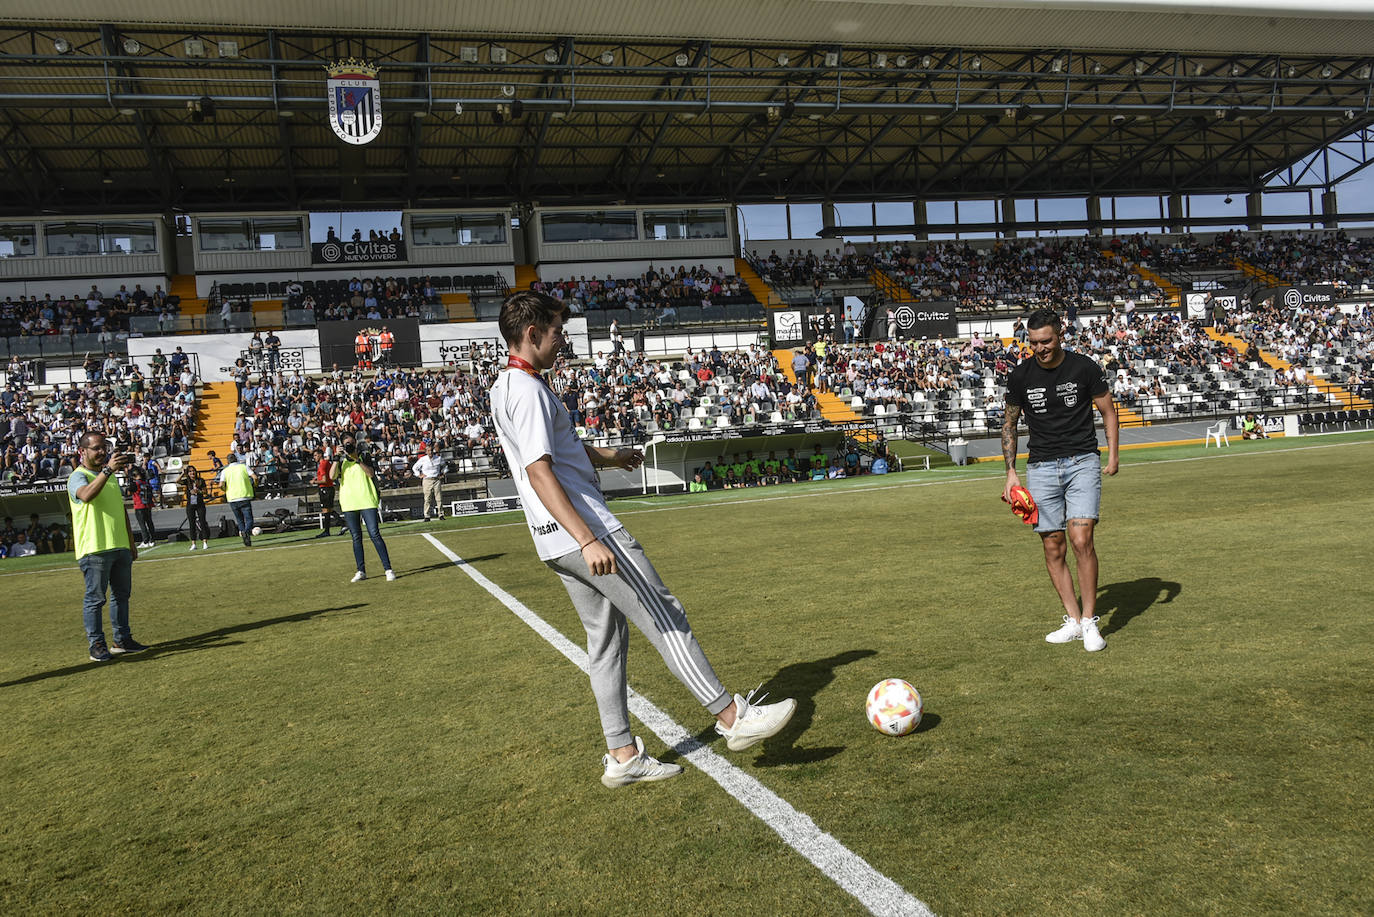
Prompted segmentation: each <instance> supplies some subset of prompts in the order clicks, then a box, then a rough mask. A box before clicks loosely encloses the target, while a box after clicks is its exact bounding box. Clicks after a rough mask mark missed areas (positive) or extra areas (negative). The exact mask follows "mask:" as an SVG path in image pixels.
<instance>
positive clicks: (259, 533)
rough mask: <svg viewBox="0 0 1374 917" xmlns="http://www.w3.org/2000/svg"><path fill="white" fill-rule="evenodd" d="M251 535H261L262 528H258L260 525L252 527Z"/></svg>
mask: <svg viewBox="0 0 1374 917" xmlns="http://www.w3.org/2000/svg"><path fill="white" fill-rule="evenodd" d="M253 534H254V535H261V534H262V526H260V525H255V526H253Z"/></svg>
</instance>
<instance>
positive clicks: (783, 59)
mask: <svg viewBox="0 0 1374 917" xmlns="http://www.w3.org/2000/svg"><path fill="white" fill-rule="evenodd" d="M790 63H792V58H790V57H788V56H787V52H786V51H779V52H778V66H779V67H786V66H787V65H788V64H790Z"/></svg>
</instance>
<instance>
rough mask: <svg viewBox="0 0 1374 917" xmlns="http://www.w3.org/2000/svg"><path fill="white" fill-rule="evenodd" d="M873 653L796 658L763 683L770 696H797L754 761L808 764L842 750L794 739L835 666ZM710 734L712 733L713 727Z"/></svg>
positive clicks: (806, 723) (763, 764) (813, 711)
mask: <svg viewBox="0 0 1374 917" xmlns="http://www.w3.org/2000/svg"><path fill="white" fill-rule="evenodd" d="M876 655H877V650H846V651H845V652H843V653H836V654H835V655H834V656H827V657H826V658H824V659H817V660H815V661H813V662H798V663H794V664H793V665H789V666H784V667H783V668H782V669H780V670H779V671H778V674H776V675H774V676H773V677H772V679H770V680H769V681H768V684H767V685H766V687H767V688H768V691H769V693H770V694H772V695H773V697H772V698H771V699H777V700H781V699H782V698H784V697H790V698H793V699H794V700H796V702H797V712H796V713H794V714H792V719H791V721H790V722H788V724H787V725H786V726H785V727H784V728H783V730H782V732H779V733H778V734H777V735H775V736H773V737H772V738H771V739H768V740H767V741H765V742H764V746H763V748H764V750H763V754H761V755H760V756H759V757H757V758H756V759H754V764H755V765H756V766H758V767H778V766H780V765H784V764H809V763H812V762H815V761H824V760H825V759H826V758H830V757H833V756H835V755H837V754H839V753H840V752H842V751H844V746H842V745H837V746H824V747H816V748H805V747H802V746H799V745H797V744H796V743H797V740H798V739H800V738H801V736H802V734H803V733H805V732H806V730H807V729H809V728H810V727H811V722H812V721H813V720H814V719H815V717H816V695H817V694H819V693H820V691H821V689H822V688H824V687H825V686H826V685H828V684H830V683H831V682H832V681H834V680H835V670H836V669H837V668H839V667H840V666H842V665H848V664H849V663H851V662H857V661H858V660H860V659H866V658H868V657H869V656H876ZM765 703H767V701H765ZM711 734H712V735H714V734H715V732H714V729H713V730H712V733H711Z"/></svg>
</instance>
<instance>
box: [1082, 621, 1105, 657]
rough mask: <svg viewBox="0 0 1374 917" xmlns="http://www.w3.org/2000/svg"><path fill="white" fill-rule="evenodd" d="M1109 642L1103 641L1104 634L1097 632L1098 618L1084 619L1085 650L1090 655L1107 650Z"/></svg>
mask: <svg viewBox="0 0 1374 917" xmlns="http://www.w3.org/2000/svg"><path fill="white" fill-rule="evenodd" d="M1106 648H1107V641H1106V640H1103V639H1102V634H1100V633H1099V632H1098V630H1097V618H1096V617H1092V618H1084V619H1083V649H1085V650H1087V651H1088V652H1090V653H1095V652H1097V651H1098V650H1102V649H1106Z"/></svg>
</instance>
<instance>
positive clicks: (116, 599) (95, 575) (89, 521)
mask: <svg viewBox="0 0 1374 917" xmlns="http://www.w3.org/2000/svg"><path fill="white" fill-rule="evenodd" d="M77 455H78V457H79V458H80V460H81V464H80V465H79V466H77V469H76V470H75V471H73V472H72V474H71V477H69V478H68V479H67V498H68V500H69V501H70V503H71V513H72V538H73V541H74V542H75V548H76V565H77V566H78V567H80V568H81V574H82V575H83V576H84V577H85V578H86V598H85V602H84V603H83V605H82V614H83V615H84V617H85V620H86V641H87V643H89V644H90V656H91V661H92V662H109V661H110V660H111V659H113V658H114V656H115V655H117V654H122V653H137V652H138V651H139V650H146V649H147V647H146V646H144V645H143V644H141V643H139V642H138V641H137V640H135V639H134V635H133V634H132V633H131V632H130V631H129V594H130V593H131V592H132V591H133V564H134V560H136V559H137V558H138V548H136V547H134V533H133V529H132V528H131V527H130V525H129V513H128V510H126V509H125V508H124V494H123V492H122V491H120V489H119V482H118V481H117V480H115V474H116V473H117V472H119V471H122V470H123V469H125V468H127V467H129V464H130V463H131V462H132V461H133V456H131V455H130V454H129V453H127V452H121V453H119V454H118V455H113V456H112V455H110V451H109V446H108V445H107V444H106V442H105V435H104V434H103V433H86V434H85V435H83V436H82V437H81V440H80V442H79V443H78V449H77ZM107 592H108V593H109V594H110V628H111V629H112V630H113V631H114V641H113V642H112V643H110V644H106V643H105V632H104V631H103V630H102V629H101V626H100V622H101V618H102V616H103V612H104V608H105V595H106V593H107Z"/></svg>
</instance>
